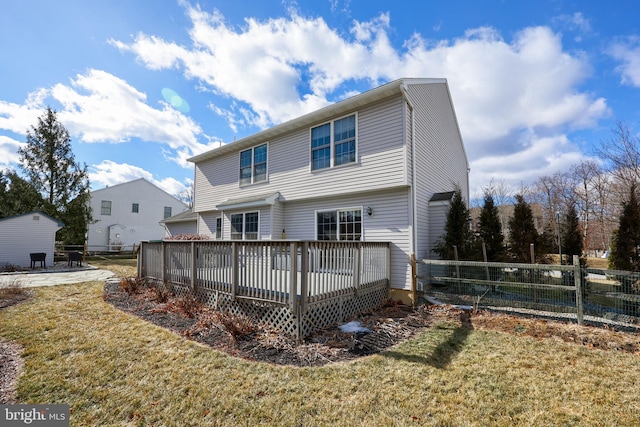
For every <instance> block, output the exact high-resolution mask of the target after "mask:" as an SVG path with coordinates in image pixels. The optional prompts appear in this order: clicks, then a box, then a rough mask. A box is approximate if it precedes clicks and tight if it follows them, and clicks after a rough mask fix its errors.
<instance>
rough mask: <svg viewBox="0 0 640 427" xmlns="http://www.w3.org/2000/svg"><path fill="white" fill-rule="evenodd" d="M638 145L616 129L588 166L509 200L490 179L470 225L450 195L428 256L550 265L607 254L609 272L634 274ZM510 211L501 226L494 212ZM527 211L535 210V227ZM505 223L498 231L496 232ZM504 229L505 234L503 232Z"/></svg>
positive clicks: (638, 249) (639, 218) (620, 126)
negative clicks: (554, 257) (558, 258)
mask: <svg viewBox="0 0 640 427" xmlns="http://www.w3.org/2000/svg"><path fill="white" fill-rule="evenodd" d="M639 183H640V139H638V137H637V136H633V134H632V133H631V131H630V130H629V128H628V126H627V125H626V124H625V123H623V122H617V124H616V128H615V129H613V130H612V132H611V135H610V138H609V139H607V140H605V141H603V142H602V143H601V145H600V147H598V148H597V149H596V151H595V153H594V157H593V159H591V160H585V161H583V162H581V163H579V164H576V165H573V166H571V167H570V168H569V170H567V171H561V172H557V173H555V174H554V175H551V176H542V177H540V178H538V180H536V181H535V182H534V183H533V184H532V185H530V186H526V187H525V186H523V187H522V188H521V189H520V190H519V192H518V193H517V194H515V195H514V194H513V192H512V191H511V189H510V188H509V187H508V186H507V185H506V184H505V183H504V182H496V181H494V180H492V181H491V182H490V183H489V185H488V186H487V187H486V188H484V189H483V195H482V198H480V197H476V199H477V200H480V199H481V200H482V205H481V206H479V203H478V205H476V206H474V208H476V209H480V214H479V216H478V218H477V223H475V224H473V225H474V226H473V227H472V223H471V217H470V215H469V209H468V208H467V205H466V204H465V201H464V200H463V199H462V194H461V192H460V189H457V190H456V192H455V194H454V197H453V199H452V203H451V207H450V209H449V212H448V215H447V223H446V226H445V233H444V235H443V236H442V237H441V238H440V239H439V241H438V242H437V245H436V247H435V248H434V252H436V254H438V255H439V256H440V257H441V258H444V259H454V257H455V254H454V247H455V252H457V256H458V259H467V260H483V259H488V260H489V261H496V262H531V261H532V256H531V245H533V247H534V251H535V252H534V260H535V262H550V260H551V257H550V254H562V262H571V259H572V257H573V255H578V256H580V257H581V262H583V263H584V259H585V258H584V257H585V255H587V254H589V253H590V254H593V255H600V254H602V253H608V252H609V251H610V253H609V268H612V269H618V270H629V271H640V202H639V197H638V188H639ZM509 204H512V205H513V213H512V214H511V216H510V217H509V218H508V219H506V220H505V218H503V217H502V216H501V215H500V213H499V211H498V206H506V205H509ZM532 205H535V206H537V207H539V208H540V210H541V212H542V215H541V220H542V223H541V224H538V226H536V224H535V222H534V220H533V213H532V208H531V207H532ZM504 222H506V227H504V225H505V224H504ZM505 229H506V232H505V231H504V230H505Z"/></svg>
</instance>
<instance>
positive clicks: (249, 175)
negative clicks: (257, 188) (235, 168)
mask: <svg viewBox="0 0 640 427" xmlns="http://www.w3.org/2000/svg"><path fill="white" fill-rule="evenodd" d="M266 180H267V144H262V145H258V146H256V147H252V148H249V149H248V150H244V151H241V152H240V185H246V184H255V183H256V182H262V181H266Z"/></svg>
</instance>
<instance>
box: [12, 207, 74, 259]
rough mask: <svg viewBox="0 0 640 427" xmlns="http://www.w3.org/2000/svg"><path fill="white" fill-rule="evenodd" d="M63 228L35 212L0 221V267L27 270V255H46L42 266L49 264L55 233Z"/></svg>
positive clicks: (50, 218) (62, 225)
mask: <svg viewBox="0 0 640 427" xmlns="http://www.w3.org/2000/svg"><path fill="white" fill-rule="evenodd" d="M62 227H64V224H63V223H61V222H60V221H58V220H56V219H54V218H52V217H50V216H49V215H46V214H44V213H42V212H37V211H35V212H29V213H25V214H22V215H16V216H12V217H8V218H2V219H0V267H3V266H5V265H7V264H12V265H17V266H20V267H29V266H30V265H31V258H30V256H29V254H30V253H45V254H46V258H45V264H46V265H52V264H53V253H54V249H55V244H56V232H57V231H58V230H60V229H61V228H62ZM36 266H37V267H40V263H39V262H38V263H37V264H36Z"/></svg>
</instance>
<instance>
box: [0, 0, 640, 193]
mask: <svg viewBox="0 0 640 427" xmlns="http://www.w3.org/2000/svg"><path fill="white" fill-rule="evenodd" d="M639 16H640V3H639V2H637V1H635V0H618V1H616V0H612V1H608V2H604V1H564V0H535V1H528V0H518V1H516V0H502V1H480V0H478V1H461V0H448V1H446V2H442V1H438V2H436V1H427V0H424V1H390V0H367V1H364V0H360V1H356V0H351V1H345V0H313V1H311V0H301V1H245V0H233V1H231V0H220V1H215V0H205V1H200V2H199V3H196V2H192V1H187V0H180V1H176V0H153V1H151V0H148V1H143V0H136V1H131V0H92V1H86V0H65V1H58V2H53V1H50V0H3V1H2V2H1V3H0V54H1V55H2V60H1V61H0V82H1V83H0V168H2V169H6V168H13V169H15V168H16V167H17V162H18V156H17V154H16V151H17V149H18V148H19V147H20V145H21V144H23V143H24V141H25V135H26V131H27V130H28V129H29V128H30V127H31V126H32V125H35V124H37V118H38V117H39V116H40V115H42V112H43V110H44V108H45V107H46V106H47V105H48V106H51V107H53V108H54V109H55V110H57V111H58V118H59V119H60V121H61V122H62V123H63V124H64V125H65V127H66V128H67V129H68V130H69V132H70V133H71V136H72V145H73V152H74V154H75V156H76V160H77V161H80V162H82V163H86V164H87V165H88V168H89V173H90V180H91V185H92V188H93V189H99V188H103V187H104V186H106V185H114V184H118V183H121V182H126V181H130V180H133V179H137V178H140V177H144V178H146V179H148V180H150V181H152V182H154V183H156V184H157V185H159V186H160V187H161V188H163V189H165V190H166V191H168V192H169V193H171V194H178V193H180V192H182V191H183V190H184V189H185V188H186V187H187V186H188V185H189V183H190V181H191V179H192V178H193V165H192V164H191V163H189V162H187V161H186V159H188V158H189V157H191V156H193V155H195V154H199V153H201V152H203V151H205V150H208V149H211V148H214V147H217V146H219V145H220V144H224V143H228V142H231V141H233V140H234V139H239V138H242V137H245V136H247V135H251V134H253V133H255V132H257V131H259V130H261V129H264V128H266V127H269V126H272V125H274V124H277V123H280V122H283V121H286V120H288V119H291V118H294V117H297V116H299V115H301V114H305V113H308V112H310V111H313V110H316V109H318V108H321V107H323V106H326V105H328V104H329V103H332V102H336V101H340V100H342V99H344V98H346V97H348V96H351V95H354V94H357V93H359V92H362V91H365V90H368V89H371V88H373V87H376V86H379V85H380V84H383V83H386V82H388V81H391V80H395V79H397V78H400V77H437V78H440V77H444V78H446V79H447V80H448V82H449V87H450V90H451V94H452V97H453V102H454V106H455V109H456V114H457V117H458V122H459V124H460V128H461V131H462V136H463V139H464V142H465V146H466V150H467V155H468V157H469V161H470V166H471V174H470V182H471V193H472V194H471V196H472V197H473V196H474V194H475V195H479V194H480V191H481V188H482V187H485V186H486V185H487V184H488V183H489V182H490V180H491V179H494V180H498V181H503V182H504V183H505V184H507V185H510V186H511V187H512V188H513V189H514V190H517V189H519V188H520V187H521V186H522V185H523V184H525V185H526V184H528V183H531V182H533V181H534V180H535V179H537V178H538V177H540V176H543V175H551V174H553V173H554V172H557V171H563V170H568V168H569V167H570V166H571V165H572V164H576V163H578V162H580V161H582V160H585V159H588V158H590V157H592V156H593V149H594V147H597V146H598V145H599V144H600V142H601V141H603V140H604V139H607V138H608V137H609V136H610V132H611V129H612V128H613V127H614V126H615V123H616V120H622V121H625V122H626V123H627V124H628V126H629V127H630V130H631V131H632V133H634V134H635V135H638V134H639V132H640V102H638V101H640V19H638V17H639Z"/></svg>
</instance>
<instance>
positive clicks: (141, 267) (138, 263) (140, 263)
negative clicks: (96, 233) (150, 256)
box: [85, 242, 144, 279]
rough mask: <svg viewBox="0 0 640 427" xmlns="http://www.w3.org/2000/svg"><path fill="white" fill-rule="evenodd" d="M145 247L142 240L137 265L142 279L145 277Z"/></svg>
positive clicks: (139, 277)
mask: <svg viewBox="0 0 640 427" xmlns="http://www.w3.org/2000/svg"><path fill="white" fill-rule="evenodd" d="M85 248H86V246H85ZM143 248H144V242H140V256H138V259H137V261H136V266H137V267H138V279H142V278H143V277H144V272H143V268H144V263H143V262H142V256H143V255H142V253H143V250H142V249H143Z"/></svg>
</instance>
